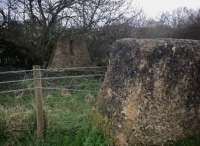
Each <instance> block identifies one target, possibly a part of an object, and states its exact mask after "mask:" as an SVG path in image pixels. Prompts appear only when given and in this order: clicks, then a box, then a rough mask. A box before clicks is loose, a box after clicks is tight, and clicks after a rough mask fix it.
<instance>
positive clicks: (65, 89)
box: [42, 87, 96, 93]
mask: <svg viewBox="0 0 200 146" xmlns="http://www.w3.org/2000/svg"><path fill="white" fill-rule="evenodd" d="M42 89H44V90H64V91H78V92H94V93H96V91H95V90H93V91H91V90H79V89H67V88H45V87H44V88H42Z"/></svg>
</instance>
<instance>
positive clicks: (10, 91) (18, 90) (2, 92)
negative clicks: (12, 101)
mask: <svg viewBox="0 0 200 146" xmlns="http://www.w3.org/2000/svg"><path fill="white" fill-rule="evenodd" d="M34 89H35V88H23V89H16V90H8V91H1V92H0V94H5V93H13V92H23V91H28V90H34Z"/></svg>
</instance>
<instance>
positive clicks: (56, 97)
mask: <svg viewBox="0 0 200 146" xmlns="http://www.w3.org/2000/svg"><path fill="white" fill-rule="evenodd" d="M76 82H77V81H76ZM62 84H64V83H62ZM79 86H80V87H79V89H81V90H90V91H91V92H90V91H85V92H70V93H68V94H67V95H62V96H61V94H60V92H59V91H54V92H53V93H51V94H49V95H47V96H46V97H45V107H44V108H45V111H46V117H47V118H46V131H45V138H44V140H43V141H39V140H38V139H37V138H36V133H35V132H36V131H35V129H36V119H35V113H34V97H33V96H23V97H17V96H11V95H10V96H1V97H0V145H1V146H108V145H110V144H111V140H110V138H108V135H107V134H105V131H104V130H102V129H106V128H104V127H103V126H105V124H104V123H105V122H106V120H105V119H104V118H103V117H102V116H101V115H100V114H98V113H97V112H95V111H94V110H93V108H92V106H91V105H90V104H89V102H87V98H88V97H89V98H95V96H96V94H97V92H94V91H96V90H93V89H97V88H99V86H100V82H99V81H98V80H95V79H93V80H82V81H81V82H80V81H79ZM90 100H91V99H90ZM96 119H98V122H97V121H95V120H96Z"/></svg>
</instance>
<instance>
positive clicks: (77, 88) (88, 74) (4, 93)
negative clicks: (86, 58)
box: [0, 67, 106, 137]
mask: <svg viewBox="0 0 200 146" xmlns="http://www.w3.org/2000/svg"><path fill="white" fill-rule="evenodd" d="M105 71H106V67H72V68H54V69H40V67H39V68H37V67H34V68H33V69H32V70H18V71H4V72H0V114H1V115H2V114H4V115H6V117H12V118H13V117H15V116H16V115H18V116H20V117H21V118H22V119H20V121H18V125H17V126H16V125H14V128H13V127H12V124H10V118H8V119H7V120H8V122H7V123H9V125H8V126H7V127H8V128H11V130H10V129H9V131H12V130H14V131H15V130H16V128H17V130H19V129H20V128H19V125H20V124H19V123H21V122H23V121H24V123H23V124H22V125H27V124H28V123H31V122H30V121H27V122H25V121H26V120H28V118H31V117H32V116H33V115H34V116H33V117H36V121H37V122H36V123H37V124H36V125H37V128H36V129H37V130H36V131H37V136H38V137H41V136H42V135H43V134H44V133H43V132H44V129H45V128H44V127H45V126H44V125H45V120H44V119H45V118H46V115H45V114H44V112H43V111H45V113H49V114H47V115H49V116H50V117H48V121H54V122H56V120H59V118H57V119H54V118H51V113H52V110H54V111H55V110H58V111H59V113H58V112H57V115H62V114H64V112H68V110H72V109H74V108H75V109H76V110H77V109H80V107H81V106H83V105H82V104H79V106H80V107H78V105H77V102H80V101H81V102H82V100H83V98H85V99H84V100H88V101H89V100H93V99H94V98H93V97H95V96H96V95H97V93H98V91H99V89H100V86H101V83H102V81H103V79H104V74H105ZM66 105H67V107H66ZM43 106H44V107H43ZM68 106H69V107H71V109H70V108H68ZM16 113H17V114H16ZM60 117H62V116H60ZM23 118H25V119H24V120H23ZM5 119H6V118H3V119H1V118H0V122H1V120H5ZM17 119H18V118H17ZM5 123H6V122H5ZM11 123H12V122H11ZM13 123H17V120H16V119H14V120H13ZM54 124H55V123H54ZM33 125H34V124H33ZM49 126H51V123H50V124H49ZM26 128H27V130H29V129H30V128H31V127H30V126H27V127H26ZM21 130H24V127H23V126H22V127H21ZM19 131H20V130H19Z"/></svg>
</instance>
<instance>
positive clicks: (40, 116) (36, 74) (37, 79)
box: [33, 65, 45, 139]
mask: <svg viewBox="0 0 200 146" xmlns="http://www.w3.org/2000/svg"><path fill="white" fill-rule="evenodd" d="M41 77H42V76H41V70H40V66H39V65H35V66H33V79H34V88H35V102H36V118H37V137H38V138H41V139H42V138H43V137H44V126H45V123H44V122H45V121H44V109H43V92H42V81H41Z"/></svg>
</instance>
